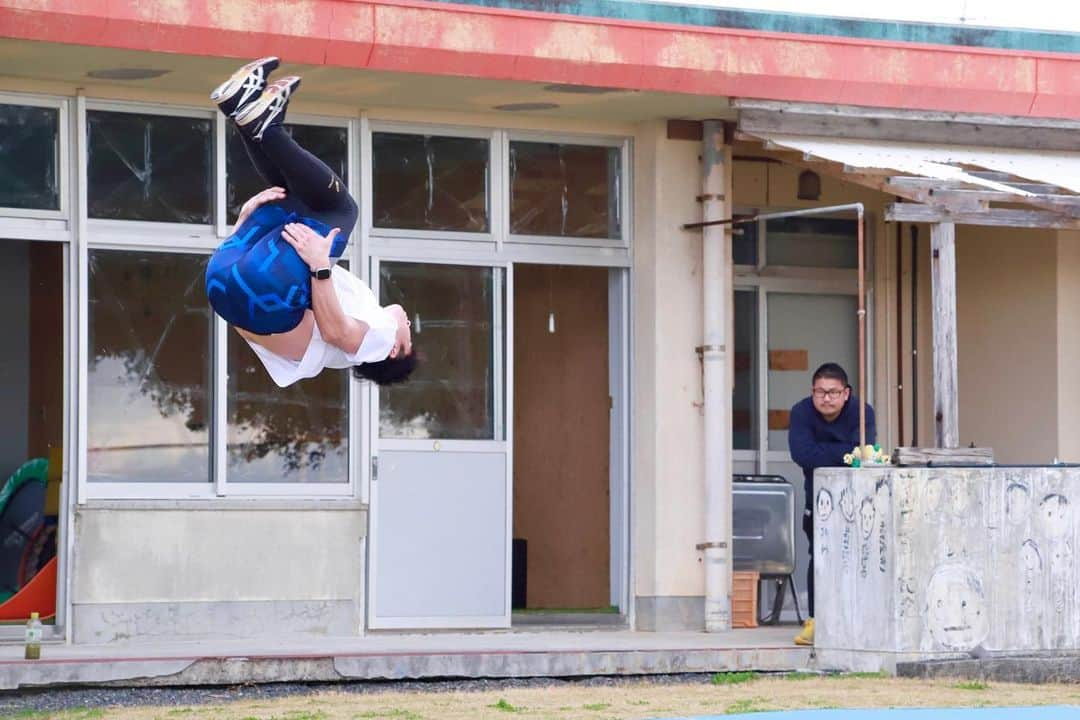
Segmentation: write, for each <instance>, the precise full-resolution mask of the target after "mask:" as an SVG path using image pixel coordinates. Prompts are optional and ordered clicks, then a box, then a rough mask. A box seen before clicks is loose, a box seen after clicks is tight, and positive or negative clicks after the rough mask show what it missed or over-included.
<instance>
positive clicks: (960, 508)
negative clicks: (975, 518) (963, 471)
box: [949, 475, 971, 517]
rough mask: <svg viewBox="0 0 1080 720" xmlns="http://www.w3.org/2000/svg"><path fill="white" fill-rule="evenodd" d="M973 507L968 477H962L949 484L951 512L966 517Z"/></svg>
mask: <svg viewBox="0 0 1080 720" xmlns="http://www.w3.org/2000/svg"><path fill="white" fill-rule="evenodd" d="M970 505H971V487H970V486H969V484H968V480H967V477H966V476H964V475H961V476H959V477H957V478H955V479H954V480H953V481H952V482H950V483H949V512H951V513H952V514H953V515H955V516H956V517H964V516H965V515H966V514H967V511H968V506H970Z"/></svg>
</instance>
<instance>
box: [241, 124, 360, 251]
mask: <svg viewBox="0 0 1080 720" xmlns="http://www.w3.org/2000/svg"><path fill="white" fill-rule="evenodd" d="M240 137H241V138H243V140H244V148H245V149H246V150H247V153H248V157H250V158H251V162H252V164H254V165H255V169H256V170H257V171H258V173H259V175H261V176H262V179H263V180H265V181H266V182H267V183H268V184H269V185H278V186H280V187H283V188H285V193H286V198H285V200H284V201H283V202H282V203H281V205H282V207H284V208H285V209H287V210H289V211H292V212H296V213H297V214H298V215H302V216H304V217H310V218H312V219H314V220H318V221H320V222H323V223H326V224H327V225H329V226H330V227H336V228H341V235H340V236H339V237H341V238H342V239H344V238H346V237H347V236H348V235H349V234H350V233H351V232H352V229H353V226H354V225H356V219H357V217H358V216H359V214H360V212H359V209H358V208H357V207H356V202H355V201H354V200H353V199H352V197H351V196H350V195H349V190H348V188H347V187H345V183H344V182H342V180H341V178H339V177H338V176H337V175H336V174H335V173H334V171H333V170H331V169H330V166H329V165H327V164H326V163H324V162H323V161H322V160H320V159H319V158H317V157H315V156H314V155H312V154H311V153H309V152H308V151H307V150H305V149H304V148H302V147H300V144H299V143H297V142H296V141H295V140H293V138H292V136H291V135H289V133H287V132H285V128H284V127H282V126H281V125H271V126H270V127H268V128H266V131H265V132H264V133H263V137H262V140H261V141H259V142H256V141H254V140H251V139H249V138H248V137H247V136H246V135H245V134H244V133H242V132H241V133H240Z"/></svg>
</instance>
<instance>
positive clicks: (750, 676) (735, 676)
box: [712, 672, 758, 685]
mask: <svg viewBox="0 0 1080 720" xmlns="http://www.w3.org/2000/svg"><path fill="white" fill-rule="evenodd" d="M757 677H758V675H757V673H756V672H728V673H716V674H714V675H713V676H712V684H713V685H741V684H743V683H748V682H750V681H752V680H757Z"/></svg>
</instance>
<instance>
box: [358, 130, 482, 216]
mask: <svg viewBox="0 0 1080 720" xmlns="http://www.w3.org/2000/svg"><path fill="white" fill-rule="evenodd" d="M488 144H489V143H488V141H487V140H485V139H483V138H458V137H438V136H432V135H409V134H405V133H386V132H377V133H372V136H371V152H372V158H371V183H372V186H373V188H372V190H373V201H372V213H373V214H372V217H373V222H374V225H375V227H380V228H401V229H409V230H457V231H462V232H487V231H488V227H489V224H488V205H489V203H488V183H489V168H488V165H489V155H490V153H489V150H488Z"/></svg>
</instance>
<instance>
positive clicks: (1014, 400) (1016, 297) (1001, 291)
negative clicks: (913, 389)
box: [926, 226, 1058, 463]
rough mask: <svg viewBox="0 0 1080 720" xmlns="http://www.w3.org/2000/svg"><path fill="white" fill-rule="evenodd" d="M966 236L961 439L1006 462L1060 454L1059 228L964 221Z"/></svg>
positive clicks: (960, 276)
mask: <svg viewBox="0 0 1080 720" xmlns="http://www.w3.org/2000/svg"><path fill="white" fill-rule="evenodd" d="M927 235H929V232H928V233H927ZM927 241H928V242H929V238H927ZM956 243H957V247H956V268H957V269H956V275H957V282H956V285H957V299H956V311H957V317H956V322H957V342H958V348H957V352H958V355H959V358H958V360H959V368H958V371H959V381H960V387H959V392H960V443H961V445H968V444H969V443H975V445H976V446H980V447H983V446H989V447H993V448H994V452H995V456H996V458H997V459H998V460H999V461H1000V462H1007V463H1020V462H1024V463H1046V462H1050V461H1051V460H1053V459H1054V457H1055V456H1056V455H1057V443H1058V413H1057V378H1058V367H1057V324H1058V323H1057V301H1058V298H1057V274H1058V270H1057V247H1058V238H1057V233H1055V232H1052V231H1037V230H1022V229H1016V228H986V227H975V226H958V227H957V232H956ZM927 359H928V360H929V358H927ZM926 366H927V368H926V369H927V370H929V369H930V367H929V366H930V363H929V362H927V363H926ZM928 382H930V381H929V378H928ZM929 420H930V418H928V421H929Z"/></svg>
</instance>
